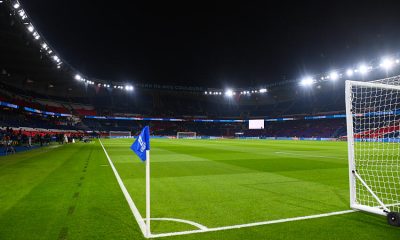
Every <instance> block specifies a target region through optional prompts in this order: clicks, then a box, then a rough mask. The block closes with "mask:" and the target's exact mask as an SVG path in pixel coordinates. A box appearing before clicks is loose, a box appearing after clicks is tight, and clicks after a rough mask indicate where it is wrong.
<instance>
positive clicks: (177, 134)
mask: <svg viewBox="0 0 400 240" xmlns="http://www.w3.org/2000/svg"><path fill="white" fill-rule="evenodd" d="M182 133H186V134H193V137H188V138H185V139H196V137H197V133H196V132H177V133H176V139H182V138H180V137H179V135H180V134H182Z"/></svg>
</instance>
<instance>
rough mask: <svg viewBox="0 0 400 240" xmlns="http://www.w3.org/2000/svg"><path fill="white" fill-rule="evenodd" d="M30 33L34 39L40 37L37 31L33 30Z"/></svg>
mask: <svg viewBox="0 0 400 240" xmlns="http://www.w3.org/2000/svg"><path fill="white" fill-rule="evenodd" d="M32 35H33V37H34V38H35V39H36V40H38V39H39V38H40V36H39V33H38V32H34V33H33V34H32Z"/></svg>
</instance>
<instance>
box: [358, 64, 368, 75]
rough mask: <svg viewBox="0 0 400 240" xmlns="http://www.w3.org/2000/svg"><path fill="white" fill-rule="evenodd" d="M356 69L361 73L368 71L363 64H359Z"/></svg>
mask: <svg viewBox="0 0 400 240" xmlns="http://www.w3.org/2000/svg"><path fill="white" fill-rule="evenodd" d="M358 71H359V72H360V73H361V74H366V73H367V72H368V67H367V66H365V65H360V67H358Z"/></svg>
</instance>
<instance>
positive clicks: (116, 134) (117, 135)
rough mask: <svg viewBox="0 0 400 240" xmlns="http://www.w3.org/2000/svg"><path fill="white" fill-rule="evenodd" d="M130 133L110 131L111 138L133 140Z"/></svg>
mask: <svg viewBox="0 0 400 240" xmlns="http://www.w3.org/2000/svg"><path fill="white" fill-rule="evenodd" d="M131 137H132V135H131V132H130V131H110V132H109V138H131Z"/></svg>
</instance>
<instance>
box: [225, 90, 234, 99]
mask: <svg viewBox="0 0 400 240" xmlns="http://www.w3.org/2000/svg"><path fill="white" fill-rule="evenodd" d="M225 96H227V97H232V96H233V91H232V89H227V90H226V91H225Z"/></svg>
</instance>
